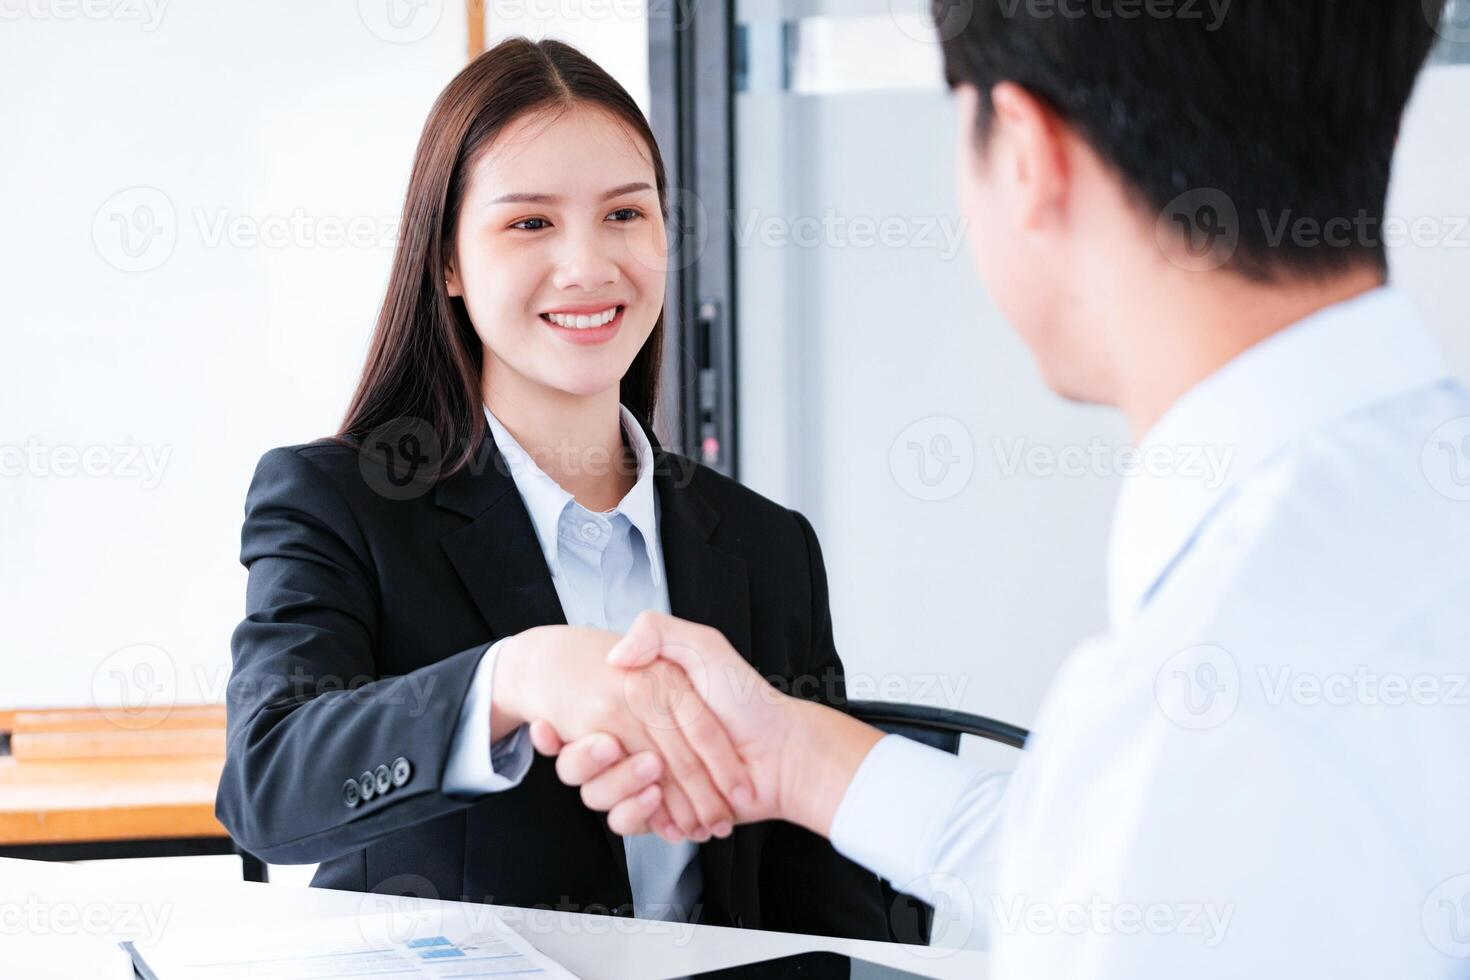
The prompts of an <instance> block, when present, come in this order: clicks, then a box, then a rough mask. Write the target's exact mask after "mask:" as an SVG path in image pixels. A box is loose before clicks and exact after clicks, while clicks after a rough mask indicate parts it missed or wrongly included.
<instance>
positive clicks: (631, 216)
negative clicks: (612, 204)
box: [608, 208, 643, 221]
mask: <svg viewBox="0 0 1470 980" xmlns="http://www.w3.org/2000/svg"><path fill="white" fill-rule="evenodd" d="M641 217H643V212H642V211H639V210H638V209H637V208H618V209H617V210H616V211H614V212H613V213H612V214H610V215H608V218H609V219H611V220H613V221H633V220H635V219H637V218H641Z"/></svg>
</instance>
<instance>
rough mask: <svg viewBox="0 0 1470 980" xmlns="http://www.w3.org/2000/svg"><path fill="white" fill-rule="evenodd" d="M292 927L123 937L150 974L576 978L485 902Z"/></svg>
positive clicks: (177, 979)
mask: <svg viewBox="0 0 1470 980" xmlns="http://www.w3.org/2000/svg"><path fill="white" fill-rule="evenodd" d="M373 899H374V901H372V903H371V905H370V907H369V908H367V910H366V911H364V913H363V914H361V915H352V916H343V917H339V918H330V919H318V920H315V921H311V922H304V923H300V924H297V923H292V924H290V925H286V926H275V925H252V926H233V927H225V928H217V929H193V930H176V931H172V932H167V933H165V934H164V936H163V938H161V939H160V940H158V942H156V943H154V944H153V945H151V946H143V947H139V946H137V945H135V944H134V943H131V942H125V943H119V944H118V945H120V946H122V947H123V948H124V949H126V950H127V951H128V953H129V954H130V955H131V956H132V957H133V966H134V968H135V969H136V970H137V972H138V974H139V975H140V976H142V977H144V978H145V980H227V978H229V980H233V978H246V977H249V978H256V977H269V978H277V980H314V978H318V977H364V976H373V977H384V978H386V980H417V978H420V977H422V978H425V980H429V978H432V980H441V978H446V977H502V976H514V977H532V978H536V980H541V978H546V980H576V978H575V977H574V976H573V975H572V974H571V973H569V972H568V971H567V970H565V969H563V968H562V967H561V966H559V965H557V964H556V963H554V962H553V961H552V960H550V959H549V958H547V957H546V956H545V955H543V954H542V953H540V952H539V951H538V950H537V949H536V948H535V947H533V946H532V945H531V944H530V943H528V942H526V940H524V939H522V938H521V937H520V936H518V935H517V934H516V933H515V931H514V930H512V929H511V928H510V926H508V925H506V924H505V923H504V922H503V921H502V920H501V918H500V917H499V916H498V915H496V914H495V910H494V909H492V908H491V907H490V906H488V905H460V904H445V905H442V906H441V905H417V906H416V907H414V908H411V909H393V910H391V911H384V910H383V909H384V904H385V903H386V902H390V901H392V900H391V899H389V898H387V896H373Z"/></svg>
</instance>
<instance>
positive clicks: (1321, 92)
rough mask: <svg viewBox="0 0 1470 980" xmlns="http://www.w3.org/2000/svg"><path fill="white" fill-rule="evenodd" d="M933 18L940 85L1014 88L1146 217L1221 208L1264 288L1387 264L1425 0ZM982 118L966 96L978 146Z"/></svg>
mask: <svg viewBox="0 0 1470 980" xmlns="http://www.w3.org/2000/svg"><path fill="white" fill-rule="evenodd" d="M934 11H935V18H936V21H937V23H938V25H939V30H940V36H941V40H942V42H943V47H944V57H945V72H946V76H947V78H948V81H949V83H950V85H951V86H957V85H964V84H969V85H973V86H974V87H975V88H976V89H978V90H979V91H980V92H981V93H982V96H983V95H984V94H985V93H988V92H989V91H990V90H991V89H992V87H993V86H995V85H996V84H998V83H1001V82H1014V83H1016V84H1018V85H1020V86H1022V87H1023V88H1025V89H1027V90H1028V91H1030V92H1031V93H1032V94H1034V95H1035V96H1037V97H1038V98H1040V99H1042V100H1043V101H1044V102H1045V103H1047V104H1049V105H1050V106H1051V107H1052V108H1053V109H1054V110H1055V111H1056V113H1057V114H1058V115H1059V116H1060V117H1061V118H1062V119H1063V120H1065V121H1066V122H1067V124H1068V125H1069V126H1070V127H1071V128H1073V129H1074V130H1075V131H1076V132H1077V134H1078V135H1079V136H1080V137H1081V138H1082V139H1084V140H1085V141H1086V142H1087V143H1088V144H1089V145H1090V146H1091V147H1092V148H1093V150H1094V151H1095V152H1096V153H1097V155H1098V156H1099V157H1100V158H1101V159H1102V160H1103V161H1105V162H1106V163H1108V164H1109V165H1111V166H1112V167H1114V168H1116V169H1117V171H1118V172H1119V173H1120V174H1121V175H1122V178H1123V181H1124V183H1125V185H1126V187H1127V189H1128V191H1129V192H1130V194H1131V196H1133V197H1136V198H1137V200H1138V202H1139V203H1140V205H1141V206H1142V207H1143V208H1144V209H1146V211H1148V212H1151V213H1155V214H1158V213H1164V212H1165V211H1166V209H1167V208H1168V207H1170V205H1171V204H1172V203H1174V202H1176V201H1179V200H1180V199H1181V195H1183V196H1185V197H1186V198H1187V197H1188V196H1189V195H1194V194H1200V193H1202V192H1203V193H1208V194H1213V195H1217V196H1221V197H1222V198H1223V199H1225V200H1228V202H1229V203H1230V205H1231V206H1232V207H1233V209H1234V212H1235V214H1236V216H1237V219H1238V228H1236V229H1232V230H1233V231H1234V232H1236V233H1237V234H1238V240H1237V239H1236V238H1235V237H1234V236H1232V240H1231V242H1230V247H1231V248H1232V250H1233V252H1232V255H1231V258H1230V262H1229V266H1228V268H1229V269H1230V270H1232V271H1235V272H1237V273H1239V274H1241V275H1243V276H1246V277H1247V278H1250V279H1253V280H1258V281H1271V280H1278V279H1282V278H1301V277H1308V278H1321V277H1326V276H1331V275H1333V274H1335V273H1337V272H1340V271H1342V270H1344V269H1347V268H1352V267H1359V266H1362V265H1364V264H1368V265H1373V266H1376V267H1377V268H1379V269H1380V270H1382V269H1384V268H1385V256H1384V252H1383V243H1382V234H1381V231H1382V228H1381V226H1382V220H1383V213H1384V208H1385V202H1386V198H1387V192H1388V182H1389V169H1390V162H1391V160H1392V157H1393V150H1394V144H1395V141H1396V138H1397V136H1398V130H1399V123H1400V119H1401V117H1402V115H1403V111H1404V106H1405V104H1406V103H1407V101H1408V98H1409V95H1410V93H1411V91H1412V90H1413V87H1414V80H1415V77H1416V75H1417V74H1418V72H1419V69H1420V68H1421V67H1422V66H1423V64H1424V62H1425V59H1426V57H1427V56H1428V53H1429V51H1430V48H1431V47H1432V46H1433V41H1434V39H1435V36H1436V34H1435V31H1436V27H1437V23H1438V20H1437V19H1438V17H1439V16H1440V14H1441V12H1442V2H1441V0H973V2H972V3H971V2H968V0H967V2H964V3H956V2H955V0H936V2H935V4H934ZM990 117H991V106H990V103H989V99H988V98H985V97H982V98H981V100H980V109H979V118H978V119H977V120H975V123H976V137H977V139H979V140H980V141H981V143H982V146H983V144H984V141H985V139H986V136H987V133H988V127H989V124H990V122H991V118H990ZM1287 222H1289V223H1291V224H1292V225H1293V226H1295V227H1300V226H1301V225H1302V224H1308V225H1310V226H1312V227H1315V228H1317V229H1329V230H1330V229H1331V228H1332V227H1333V226H1334V225H1336V226H1344V222H1350V223H1351V229H1352V230H1351V233H1350V234H1339V235H1337V236H1335V238H1334V240H1333V242H1332V243H1324V242H1323V241H1322V240H1321V237H1320V236H1314V237H1313V238H1312V239H1311V240H1309V241H1304V240H1302V239H1301V238H1300V237H1298V236H1293V235H1291V234H1285V235H1283V234H1281V232H1280V229H1281V228H1282V227H1283V224H1284V223H1287ZM1343 230H1346V228H1345V227H1344V228H1343Z"/></svg>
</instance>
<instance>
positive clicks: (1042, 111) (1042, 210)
mask: <svg viewBox="0 0 1470 980" xmlns="http://www.w3.org/2000/svg"><path fill="white" fill-rule="evenodd" d="M990 102H991V105H992V107H993V110H992V111H993V118H992V122H991V132H990V139H989V141H988V145H989V148H990V152H989V153H988V158H989V159H988V162H989V165H990V166H991V167H993V168H997V169H996V172H995V173H993V175H992V176H993V177H994V179H996V180H998V181H1001V182H1003V183H1005V184H1007V185H1009V186H1010V189H1011V192H1012V194H1013V195H1014V199H1015V200H1016V201H1017V202H1018V205H1019V207H1018V209H1017V213H1018V215H1019V217H1020V220H1021V223H1022V226H1023V227H1026V228H1036V227H1040V226H1041V225H1043V224H1045V223H1046V222H1047V221H1048V220H1050V219H1051V218H1053V217H1055V215H1056V213H1057V211H1058V209H1060V208H1061V207H1062V206H1064V205H1065V203H1066V198H1067V190H1068V187H1069V184H1070V179H1071V174H1070V166H1069V162H1068V160H1067V149H1066V139H1065V127H1064V125H1063V123H1062V121H1061V119H1060V118H1059V117H1058V116H1057V114H1056V113H1055V112H1054V111H1053V110H1052V109H1051V107H1050V106H1048V105H1047V104H1046V103H1045V102H1043V101H1042V100H1041V99H1039V98H1037V97H1036V96H1035V95H1033V94H1032V93H1031V92H1029V91H1027V90H1026V89H1025V88H1023V87H1022V86H1020V85H1017V84H1016V83H1014V82H1001V83H1000V84H999V85H997V86H995V87H994V88H993V89H991V91H990Z"/></svg>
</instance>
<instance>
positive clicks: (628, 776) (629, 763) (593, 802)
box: [582, 752, 664, 813]
mask: <svg viewBox="0 0 1470 980" xmlns="http://www.w3.org/2000/svg"><path fill="white" fill-rule="evenodd" d="M663 774H664V766H663V761H662V760H661V759H659V757H658V756H657V755H655V754H654V753H652V752H639V753H638V754H637V755H632V756H628V757H627V758H626V759H624V760H622V761H621V762H619V763H616V764H615V765H612V766H610V767H608V768H607V769H605V770H604V771H603V772H601V773H599V774H598V775H596V776H594V777H593V778H591V779H589V780H587V781H586V782H584V783H583V784H582V802H583V803H585V804H587V808H588V809H590V810H602V811H606V812H608V813H611V812H612V810H613V807H615V806H617V805H618V804H619V803H622V802H623V801H624V800H628V799H632V798H633V797H635V796H638V795H639V794H640V793H642V792H643V791H644V790H646V789H648V787H649V786H657V785H658V780H659V777H660V776H662V775H663ZM659 797H660V799H662V797H663V794H662V792H660V794H659ZM649 810H650V812H651V811H652V807H650V808H649Z"/></svg>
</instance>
